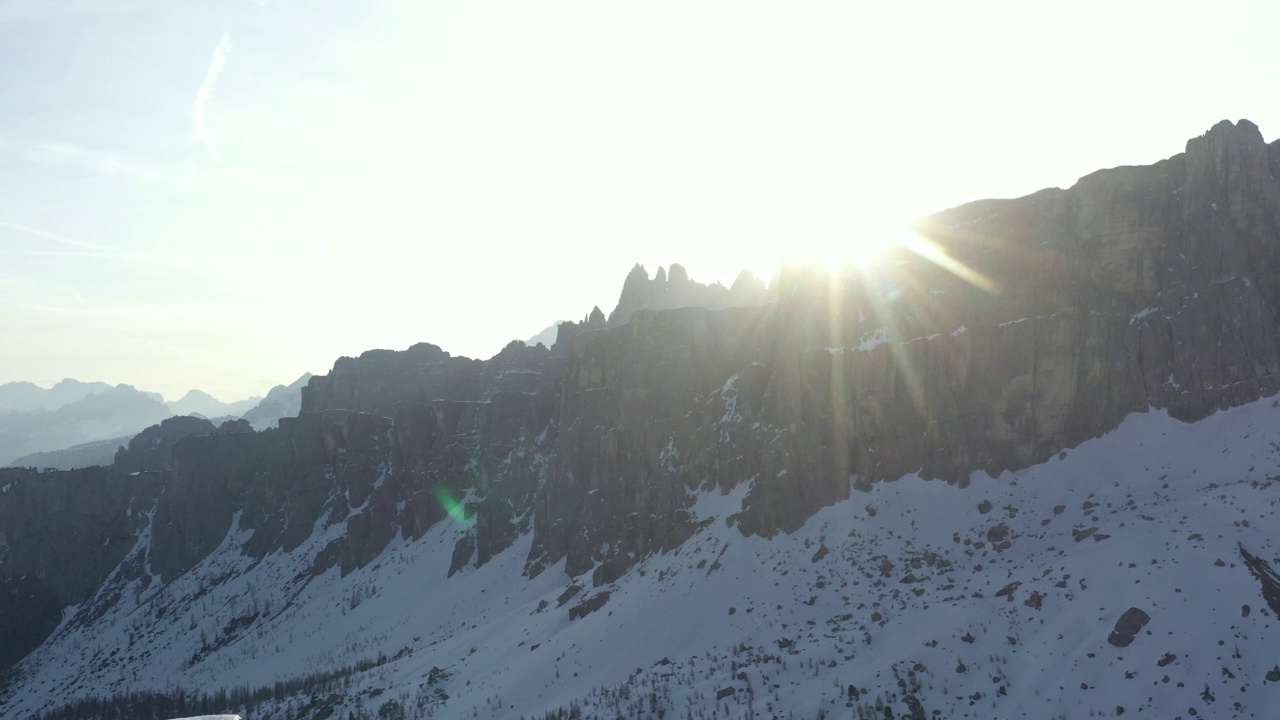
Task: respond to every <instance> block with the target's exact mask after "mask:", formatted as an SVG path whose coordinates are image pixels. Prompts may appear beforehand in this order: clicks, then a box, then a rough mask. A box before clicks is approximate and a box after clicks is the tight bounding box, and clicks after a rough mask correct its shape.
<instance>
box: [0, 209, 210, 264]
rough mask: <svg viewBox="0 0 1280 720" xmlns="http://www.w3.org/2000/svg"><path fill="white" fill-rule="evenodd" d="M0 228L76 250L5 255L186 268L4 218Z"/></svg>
mask: <svg viewBox="0 0 1280 720" xmlns="http://www.w3.org/2000/svg"><path fill="white" fill-rule="evenodd" d="M0 230H11V231H13V232H16V233H20V234H23V235H27V236H30V237H38V238H43V239H45V240H50V241H53V242H55V243H59V244H61V245H66V246H69V247H72V248H76V250H72V251H62V252H61V253H59V252H55V251H44V252H42V251H40V250H34V251H26V250H22V249H18V250H11V249H9V248H4V249H3V254H5V255H19V254H22V255H39V254H46V255H50V256H56V255H59V254H62V255H68V256H70V255H81V256H94V257H113V258H124V259H132V260H144V261H148V262H153V263H158V264H160V265H165V266H168V267H173V268H178V269H188V268H187V267H186V266H185V265H183V264H181V263H177V262H174V261H172V260H168V259H165V258H162V257H158V256H156V255H153V254H149V253H141V252H137V251H135V250H128V249H125V248H118V247H112V246H110V245H103V244H102V243H96V242H90V241H88V240H79V239H77V238H73V237H67V236H66V235H62V234H59V233H55V232H50V231H48V230H41V229H40V228H34V227H31V226H29V225H19V224H18V223H11V222H6V221H4V220H0Z"/></svg>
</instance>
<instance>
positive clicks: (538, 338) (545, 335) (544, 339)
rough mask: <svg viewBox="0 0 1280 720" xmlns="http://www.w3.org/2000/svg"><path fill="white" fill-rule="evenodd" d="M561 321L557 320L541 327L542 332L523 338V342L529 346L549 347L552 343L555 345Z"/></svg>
mask: <svg viewBox="0 0 1280 720" xmlns="http://www.w3.org/2000/svg"><path fill="white" fill-rule="evenodd" d="M562 323H564V321H563V320H557V321H556V322H554V323H552V324H551V325H548V326H547V327H546V328H543V330H542V332H540V333H538V334H537V335H534V336H533V337H531V338H529V339H528V340H525V341H524V344H525V345H529V346H533V345H546V346H547V347H551V346H552V345H555V344H556V334H557V333H558V332H559V330H560V325H561V324H562Z"/></svg>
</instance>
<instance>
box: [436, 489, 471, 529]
mask: <svg viewBox="0 0 1280 720" xmlns="http://www.w3.org/2000/svg"><path fill="white" fill-rule="evenodd" d="M436 502H438V503H440V507H442V508H444V512H445V514H446V515H448V516H449V519H450V520H453V522H454V523H455V524H457V525H458V526H460V527H467V526H468V525H469V523H468V522H467V513H466V510H465V509H464V508H463V507H462V503H460V502H458V500H457V499H456V498H454V497H453V493H451V492H449V488H446V487H445V486H443V485H437V486H436Z"/></svg>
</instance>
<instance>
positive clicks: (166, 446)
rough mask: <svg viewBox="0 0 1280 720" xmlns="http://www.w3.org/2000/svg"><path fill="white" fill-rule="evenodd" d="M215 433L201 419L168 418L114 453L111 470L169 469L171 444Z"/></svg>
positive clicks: (127, 471) (170, 467)
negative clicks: (114, 468) (113, 464)
mask: <svg viewBox="0 0 1280 720" xmlns="http://www.w3.org/2000/svg"><path fill="white" fill-rule="evenodd" d="M215 430H216V428H215V427H214V426H213V423H211V422H209V421H208V420H206V419H204V418H200V417H193V416H190V415H177V416H174V417H171V418H169V419H167V420H164V421H162V422H161V423H160V424H159V425H152V426H151V427H149V428H147V429H146V430H143V431H142V432H140V433H138V434H137V435H135V436H133V438H132V439H131V440H129V445H128V447H121V448H119V449H118V450H116V456H115V467H116V469H117V470H119V471H121V472H126V473H131V472H138V471H141V470H155V471H161V470H172V469H173V467H172V466H173V445H174V443H176V442H178V441H179V440H181V439H182V438H185V437H192V436H194V435H212V434H213V433H214V431H215Z"/></svg>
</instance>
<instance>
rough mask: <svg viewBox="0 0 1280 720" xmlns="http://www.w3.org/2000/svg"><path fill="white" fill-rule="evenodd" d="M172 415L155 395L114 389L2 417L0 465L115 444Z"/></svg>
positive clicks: (2, 414) (134, 390)
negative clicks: (44, 454) (95, 444)
mask: <svg viewBox="0 0 1280 720" xmlns="http://www.w3.org/2000/svg"><path fill="white" fill-rule="evenodd" d="M171 414H172V413H171V412H170V411H169V408H168V407H166V406H165V404H164V402H163V401H162V400H161V399H159V396H157V395H155V394H154V393H145V392H141V391H139V390H136V389H135V388H133V387H132V386H129V385H117V386H116V387H114V388H111V389H109V390H104V391H101V392H96V393H93V394H90V395H87V396H85V397H84V398H82V399H80V400H77V401H75V402H72V403H70V404H67V405H63V406H61V407H59V408H57V409H55V410H37V411H34V412H10V413H0V465H8V464H10V463H11V462H13V461H14V460H16V459H17V458H20V457H22V456H24V455H29V454H31V453H37V452H48V451H55V450H63V449H65V448H71V447H73V446H78V445H83V444H85V443H92V442H96V441H100V440H118V439H119V438H120V437H121V436H132V435H133V434H134V433H137V432H138V431H140V430H142V429H143V428H145V427H147V426H149V425H154V424H155V423H158V422H160V421H161V420H163V419H164V418H167V417H169V416H170V415H171Z"/></svg>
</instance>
